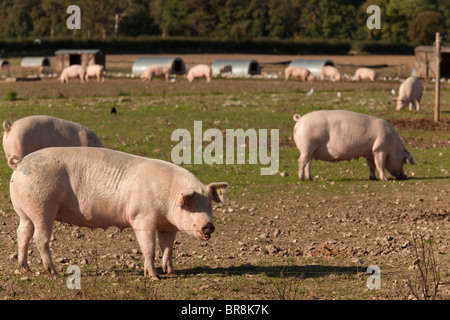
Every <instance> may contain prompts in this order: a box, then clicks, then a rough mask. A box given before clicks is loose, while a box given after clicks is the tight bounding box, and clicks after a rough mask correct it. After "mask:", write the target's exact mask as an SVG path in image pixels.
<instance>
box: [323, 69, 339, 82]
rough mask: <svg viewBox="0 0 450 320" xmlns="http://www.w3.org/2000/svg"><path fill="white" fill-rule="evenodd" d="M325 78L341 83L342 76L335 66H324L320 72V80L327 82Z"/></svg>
mask: <svg viewBox="0 0 450 320" xmlns="http://www.w3.org/2000/svg"><path fill="white" fill-rule="evenodd" d="M325 78H329V79H332V80H334V81H341V74H340V72H339V70H338V69H336V68H335V67H333V66H324V67H323V68H322V70H320V80H322V81H323V80H325Z"/></svg>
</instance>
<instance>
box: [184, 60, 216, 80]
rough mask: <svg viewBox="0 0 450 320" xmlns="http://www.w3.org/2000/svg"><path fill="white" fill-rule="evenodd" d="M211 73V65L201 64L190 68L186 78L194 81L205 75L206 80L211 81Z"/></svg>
mask: <svg viewBox="0 0 450 320" xmlns="http://www.w3.org/2000/svg"><path fill="white" fill-rule="evenodd" d="M211 73H212V71H211V67H210V66H208V65H206V64H199V65H196V66H195V67H192V68H191V69H190V70H189V72H188V74H187V76H186V78H187V80H188V81H189V82H192V81H194V80H195V79H199V78H203V77H205V78H206V82H211Z"/></svg>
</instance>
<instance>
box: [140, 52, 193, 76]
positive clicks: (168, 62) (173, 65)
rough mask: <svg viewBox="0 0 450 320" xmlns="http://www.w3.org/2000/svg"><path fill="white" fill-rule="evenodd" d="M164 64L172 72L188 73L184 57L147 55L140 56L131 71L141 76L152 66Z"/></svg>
mask: <svg viewBox="0 0 450 320" xmlns="http://www.w3.org/2000/svg"><path fill="white" fill-rule="evenodd" d="M156 65H162V66H166V67H168V68H169V69H170V74H178V75H182V74H185V73H186V66H185V65H184V62H183V60H182V59H180V58H177V57H146V58H138V59H136V61H135V62H134V64H133V67H132V69H131V73H132V74H133V75H134V76H141V75H142V74H143V73H144V71H145V70H146V69H147V68H148V67H150V66H156Z"/></svg>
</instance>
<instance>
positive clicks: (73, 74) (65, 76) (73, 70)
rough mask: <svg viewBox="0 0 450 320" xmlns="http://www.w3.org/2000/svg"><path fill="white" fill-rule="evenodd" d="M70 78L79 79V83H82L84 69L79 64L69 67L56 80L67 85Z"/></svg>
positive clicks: (84, 75) (84, 74) (84, 76)
mask: <svg viewBox="0 0 450 320" xmlns="http://www.w3.org/2000/svg"><path fill="white" fill-rule="evenodd" d="M71 78H80V80H81V83H84V80H85V78H86V68H85V67H83V66H81V65H79V64H74V65H71V66H70V67H67V68H65V69H64V70H63V71H62V73H61V75H60V77H59V79H58V80H60V81H61V83H65V82H67V83H68V82H69V79H71Z"/></svg>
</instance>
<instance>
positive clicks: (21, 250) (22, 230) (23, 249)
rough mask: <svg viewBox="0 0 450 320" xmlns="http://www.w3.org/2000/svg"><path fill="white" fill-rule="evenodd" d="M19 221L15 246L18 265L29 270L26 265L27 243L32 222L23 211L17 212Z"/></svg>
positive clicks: (30, 236) (30, 235)
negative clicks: (16, 247)
mask: <svg viewBox="0 0 450 320" xmlns="http://www.w3.org/2000/svg"><path fill="white" fill-rule="evenodd" d="M19 216H20V222H19V227H18V228H17V246H18V260H19V265H20V266H21V267H22V269H24V270H25V271H28V272H31V269H30V267H29V266H28V244H29V243H30V240H31V238H32V237H33V233H34V225H33V222H32V221H31V220H30V219H29V218H28V217H27V216H26V215H25V214H23V213H20V214H19Z"/></svg>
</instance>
